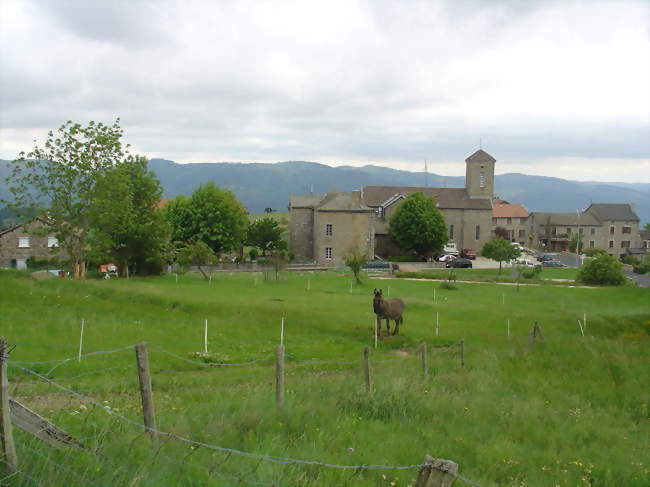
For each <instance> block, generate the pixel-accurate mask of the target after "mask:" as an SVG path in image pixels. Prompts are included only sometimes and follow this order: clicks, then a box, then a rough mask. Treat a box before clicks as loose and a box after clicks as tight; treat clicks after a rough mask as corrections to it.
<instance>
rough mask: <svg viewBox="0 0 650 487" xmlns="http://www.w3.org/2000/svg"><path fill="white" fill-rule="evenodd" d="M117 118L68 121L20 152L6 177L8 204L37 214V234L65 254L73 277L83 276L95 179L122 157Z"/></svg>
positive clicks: (123, 153) (90, 224) (120, 135)
mask: <svg viewBox="0 0 650 487" xmlns="http://www.w3.org/2000/svg"><path fill="white" fill-rule="evenodd" d="M121 138H122V129H121V128H120V124H119V119H117V120H116V121H115V123H114V124H113V125H111V126H108V125H104V124H103V123H101V122H100V123H97V122H93V121H91V122H89V123H88V125H86V126H82V125H81V124H78V123H74V122H71V121H68V122H66V123H64V124H63V125H62V126H61V127H60V128H59V129H58V131H57V133H56V134H55V133H54V132H52V131H50V132H49V133H48V135H47V139H46V141H45V145H44V146H39V145H36V146H35V147H34V149H33V150H32V151H31V152H28V153H25V152H21V153H20V154H19V157H18V158H17V159H16V160H14V161H13V162H12V165H13V167H12V171H11V174H10V176H9V177H8V178H7V184H8V185H9V190H10V191H11V193H12V195H13V196H14V201H13V203H12V204H11V205H10V206H11V207H13V208H22V209H24V210H25V211H26V212H32V213H33V212H36V213H38V214H41V215H44V216H46V218H43V229H42V233H44V234H48V235H53V236H55V237H56V238H57V239H58V241H59V247H60V248H61V249H62V250H63V251H64V252H65V253H67V254H68V256H69V258H70V261H71V263H72V268H73V273H74V276H75V277H76V278H83V277H85V273H86V270H85V259H86V252H87V250H88V238H89V235H90V230H91V226H92V221H91V218H90V214H89V211H88V208H90V207H91V206H92V205H93V204H94V201H95V184H96V182H97V180H98V179H100V178H101V177H103V176H104V174H105V173H106V172H107V171H108V170H109V169H111V168H113V167H114V166H115V165H116V164H117V163H118V162H120V161H122V160H123V159H124V156H125V154H126V150H127V148H128V145H127V146H125V147H123V146H122V142H121Z"/></svg>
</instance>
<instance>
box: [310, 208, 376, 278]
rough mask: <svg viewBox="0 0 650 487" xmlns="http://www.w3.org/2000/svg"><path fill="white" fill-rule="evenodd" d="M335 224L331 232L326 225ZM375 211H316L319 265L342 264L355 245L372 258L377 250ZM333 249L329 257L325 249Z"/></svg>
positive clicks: (315, 248)
mask: <svg viewBox="0 0 650 487" xmlns="http://www.w3.org/2000/svg"><path fill="white" fill-rule="evenodd" d="M328 224H330V225H332V227H331V228H332V235H327V234H326V233H327V232H326V226H327V225H328ZM373 237H374V213H373V212H369V211H365V212H364V211H322V210H316V211H315V213H314V226H313V237H312V239H313V242H314V245H313V248H314V260H316V262H317V263H318V265H322V266H328V267H339V266H342V265H344V264H343V259H344V258H345V256H346V255H348V254H349V253H350V252H351V251H353V250H354V249H359V250H361V251H363V252H365V253H366V254H367V255H368V256H369V257H370V258H371V259H372V256H373V255H374V253H375V246H374V238H373ZM327 248H330V249H331V258H327V255H326V249H327Z"/></svg>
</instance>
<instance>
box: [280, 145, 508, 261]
mask: <svg viewBox="0 0 650 487" xmlns="http://www.w3.org/2000/svg"><path fill="white" fill-rule="evenodd" d="M495 162H496V160H495V159H494V158H493V157H492V156H490V155H489V154H488V153H487V152H485V151H483V150H479V151H477V152H475V153H474V154H472V155H471V156H469V157H468V158H467V159H466V160H465V165H466V178H465V188H426V187H405V186H364V187H363V188H362V190H361V191H353V192H352V193H351V194H347V193H342V192H340V191H332V192H330V193H327V194H326V195H307V196H294V197H293V198H292V199H291V204H290V207H289V211H290V221H291V222H290V238H289V247H290V248H291V249H292V250H293V252H294V253H295V255H296V258H297V259H298V260H304V261H316V262H317V263H319V264H320V265H332V266H333V265H339V264H340V263H341V262H342V258H343V257H344V255H345V254H346V253H347V252H349V251H350V249H351V248H353V247H355V246H357V247H358V248H361V247H363V248H365V249H366V250H367V252H368V255H370V256H373V255H377V256H380V257H388V256H392V255H400V254H402V253H403V251H402V250H400V249H397V248H396V247H395V246H394V244H393V243H392V241H391V240H390V238H389V236H388V222H389V221H390V217H391V216H392V214H393V212H394V211H395V209H396V208H397V206H398V205H399V202H400V201H401V200H402V199H404V198H406V197H407V196H409V195H411V194H413V193H416V192H422V193H424V195H425V196H428V197H430V198H432V199H433V200H434V201H435V202H436V205H437V207H438V208H439V210H440V212H441V213H442V215H443V217H444V219H445V222H446V224H447V226H448V232H449V241H450V242H453V243H455V244H456V247H457V248H458V249H463V248H467V249H472V250H476V251H479V252H480V250H481V249H482V248H483V245H484V244H485V243H486V242H487V241H488V240H490V238H491V229H492V228H491V224H492V196H493V192H494V164H495ZM328 225H329V227H328ZM364 238H365V239H366V241H365V243H364V241H363V239H364Z"/></svg>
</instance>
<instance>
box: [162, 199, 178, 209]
mask: <svg viewBox="0 0 650 487" xmlns="http://www.w3.org/2000/svg"><path fill="white" fill-rule="evenodd" d="M173 199H174V198H161V199H160V201H158V209H159V210H161V209H163V208H164V207H165V206H166V205H167V203H169V202H170V201H172V200H173Z"/></svg>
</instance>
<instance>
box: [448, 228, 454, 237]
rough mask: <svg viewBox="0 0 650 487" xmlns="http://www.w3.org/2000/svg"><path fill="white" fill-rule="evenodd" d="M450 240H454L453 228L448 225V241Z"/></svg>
mask: <svg viewBox="0 0 650 487" xmlns="http://www.w3.org/2000/svg"><path fill="white" fill-rule="evenodd" d="M452 238H454V226H453V225H449V240H451V239H452Z"/></svg>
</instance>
